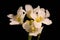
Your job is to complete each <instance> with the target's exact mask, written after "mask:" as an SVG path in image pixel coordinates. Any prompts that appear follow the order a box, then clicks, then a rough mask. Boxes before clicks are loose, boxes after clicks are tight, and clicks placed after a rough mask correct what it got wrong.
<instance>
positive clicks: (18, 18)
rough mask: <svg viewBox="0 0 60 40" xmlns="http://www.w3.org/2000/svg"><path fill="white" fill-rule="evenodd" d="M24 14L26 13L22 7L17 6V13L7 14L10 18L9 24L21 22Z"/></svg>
mask: <svg viewBox="0 0 60 40" xmlns="http://www.w3.org/2000/svg"><path fill="white" fill-rule="evenodd" d="M25 15H26V12H25V10H23V8H22V7H19V9H18V11H17V15H13V14H9V15H7V17H9V18H10V21H11V22H10V25H18V24H22V23H23V20H24V17H25Z"/></svg>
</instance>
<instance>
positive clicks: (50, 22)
mask: <svg viewBox="0 0 60 40" xmlns="http://www.w3.org/2000/svg"><path fill="white" fill-rule="evenodd" d="M42 23H44V24H46V25H50V24H52V21H51V20H49V19H48V18H46V19H45V20H44V21H43V22H42Z"/></svg>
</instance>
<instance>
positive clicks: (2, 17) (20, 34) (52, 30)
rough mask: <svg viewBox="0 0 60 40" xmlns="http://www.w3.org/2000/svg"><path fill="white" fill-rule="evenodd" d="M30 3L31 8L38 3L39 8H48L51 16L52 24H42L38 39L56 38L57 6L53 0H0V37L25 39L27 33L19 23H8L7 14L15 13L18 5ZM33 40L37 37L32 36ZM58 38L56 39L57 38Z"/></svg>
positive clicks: (48, 39)
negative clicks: (13, 24) (12, 24)
mask: <svg viewBox="0 0 60 40" xmlns="http://www.w3.org/2000/svg"><path fill="white" fill-rule="evenodd" d="M26 4H30V5H32V6H33V8H35V7H37V6H38V5H39V6H40V7H41V8H45V9H48V10H49V12H50V14H51V16H50V17H49V18H50V19H51V20H52V22H53V24H52V25H50V26H46V25H44V29H43V31H42V34H41V37H40V40H55V39H57V36H56V35H57V34H56V33H57V30H56V28H57V14H58V13H57V7H58V5H59V4H58V1H55V0H52V1H51V0H42V1H41V0H0V39H1V40H3V39H4V40H5V39H8V40H9V39H10V40H15V39H16V40H27V38H28V33H27V32H26V31H25V30H24V29H23V28H22V26H21V25H15V26H11V25H9V22H10V21H9V18H7V15H8V14H16V12H17V9H18V8H19V7H20V6H23V7H24V6H25V5H26ZM33 38H34V40H35V39H36V38H37V37H33ZM57 40H58V39H57Z"/></svg>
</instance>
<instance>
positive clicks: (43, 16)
mask: <svg viewBox="0 0 60 40" xmlns="http://www.w3.org/2000/svg"><path fill="white" fill-rule="evenodd" d="M45 11H46V12H45ZM30 16H31V18H32V19H33V20H34V24H35V25H36V26H38V25H40V26H39V27H41V25H42V23H44V24H46V25H50V24H52V21H51V20H50V19H48V17H50V13H49V11H48V10H45V9H44V8H40V7H39V6H38V7H37V8H35V9H34V13H31V14H30ZM39 27H37V28H39Z"/></svg>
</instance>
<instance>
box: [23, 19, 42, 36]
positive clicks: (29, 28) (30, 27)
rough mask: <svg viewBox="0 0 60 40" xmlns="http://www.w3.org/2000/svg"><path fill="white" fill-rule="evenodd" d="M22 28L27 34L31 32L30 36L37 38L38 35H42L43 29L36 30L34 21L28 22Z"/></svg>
mask: <svg viewBox="0 0 60 40" xmlns="http://www.w3.org/2000/svg"><path fill="white" fill-rule="evenodd" d="M22 26H23V28H24V29H25V30H26V31H27V32H29V36H37V35H38V34H41V32H42V29H43V27H40V28H36V27H35V25H34V21H33V20H31V21H28V20H27V21H26V22H25V23H23V25H22Z"/></svg>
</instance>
